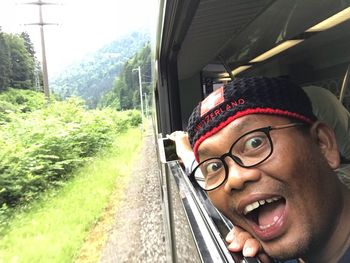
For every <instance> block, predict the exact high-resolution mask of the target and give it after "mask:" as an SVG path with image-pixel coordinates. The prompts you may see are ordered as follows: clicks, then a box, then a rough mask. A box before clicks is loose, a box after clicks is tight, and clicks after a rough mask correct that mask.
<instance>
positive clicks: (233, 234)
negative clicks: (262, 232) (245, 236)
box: [226, 226, 246, 243]
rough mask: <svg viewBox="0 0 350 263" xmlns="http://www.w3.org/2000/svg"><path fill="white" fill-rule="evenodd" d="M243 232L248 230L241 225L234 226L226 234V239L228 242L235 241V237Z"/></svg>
mask: <svg viewBox="0 0 350 263" xmlns="http://www.w3.org/2000/svg"><path fill="white" fill-rule="evenodd" d="M242 232H246V231H245V230H243V229H242V228H240V227H239V226H234V227H233V228H232V229H231V230H230V232H229V233H228V234H227V236H226V241H227V242H228V243H231V242H232V241H233V239H234V238H235V237H236V236H238V235H239V234H240V233H242Z"/></svg>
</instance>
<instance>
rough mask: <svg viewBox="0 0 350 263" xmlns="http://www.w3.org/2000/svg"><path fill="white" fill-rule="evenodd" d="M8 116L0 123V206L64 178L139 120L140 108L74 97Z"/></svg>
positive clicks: (26, 198) (30, 197) (12, 203)
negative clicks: (96, 105) (94, 104)
mask: <svg viewBox="0 0 350 263" xmlns="http://www.w3.org/2000/svg"><path fill="white" fill-rule="evenodd" d="M10 97H11V99H13V100H15V101H17V103H18V104H21V103H27V102H25V99H24V98H21V97H20V96H10ZM18 104H17V105H18ZM1 105H5V106H6V103H4V104H1V103H0V108H1ZM27 105H29V104H28V103H27ZM7 106H8V105H7ZM7 106H6V107H7ZM0 114H1V111H0ZM8 116H10V117H9V118H10V119H11V121H7V122H3V123H2V125H0V186H1V187H0V207H13V206H16V205H17V204H19V203H23V202H28V201H31V200H33V199H35V198H37V197H38V196H39V195H40V193H41V192H43V191H45V190H46V189H48V188H51V187H55V186H57V185H61V184H64V182H65V181H66V180H68V179H69V178H70V174H71V171H72V170H74V169H76V168H77V167H79V166H81V165H82V164H84V163H85V162H86V161H87V160H90V158H91V157H92V156H93V155H95V154H96V153H97V152H99V151H100V150H101V149H103V148H105V147H108V146H109V145H110V144H111V142H112V141H113V139H114V137H115V135H116V134H118V133H121V132H123V131H125V130H126V129H127V128H128V127H130V126H135V125H138V124H139V123H140V122H141V121H140V120H141V116H140V114H139V112H123V113H121V112H117V111H115V110H112V109H103V110H86V109H85V106H84V103H83V101H82V100H80V99H77V98H71V99H69V100H67V101H65V102H59V101H55V102H52V103H51V104H50V105H49V106H48V107H45V108H43V109H40V110H34V111H29V112H27V113H21V112H17V113H16V114H12V115H8ZM0 118H1V115H0ZM3 209H4V208H3Z"/></svg>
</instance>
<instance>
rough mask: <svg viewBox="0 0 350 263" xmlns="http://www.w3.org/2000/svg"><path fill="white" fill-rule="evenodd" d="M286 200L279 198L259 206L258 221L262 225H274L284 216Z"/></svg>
mask: <svg viewBox="0 0 350 263" xmlns="http://www.w3.org/2000/svg"><path fill="white" fill-rule="evenodd" d="M284 207H285V202H284V201H283V200H279V201H276V202H273V203H270V204H265V205H263V206H261V207H259V216H258V222H259V225H260V226H267V225H272V224H273V223H274V222H276V221H277V219H278V218H280V217H281V216H282V213H283V211H284Z"/></svg>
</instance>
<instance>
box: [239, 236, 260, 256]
mask: <svg viewBox="0 0 350 263" xmlns="http://www.w3.org/2000/svg"><path fill="white" fill-rule="evenodd" d="M259 251H262V246H261V244H260V242H259V241H257V240H256V239H255V238H252V237H250V238H248V239H246V240H245V243H244V246H243V256H245V257H255V256H256V255H257V254H258V252H259Z"/></svg>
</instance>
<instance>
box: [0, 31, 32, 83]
mask: <svg viewBox="0 0 350 263" xmlns="http://www.w3.org/2000/svg"><path fill="white" fill-rule="evenodd" d="M5 37H6V38H7V41H8V43H9V48H10V56H11V64H12V70H11V71H12V74H11V86H12V87H13V88H19V89H30V88H32V87H33V81H34V68H35V61H34V60H33V58H32V57H31V54H30V53H29V52H28V51H27V48H26V45H25V41H24V40H23V38H21V37H20V36H18V35H14V34H6V35H5Z"/></svg>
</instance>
